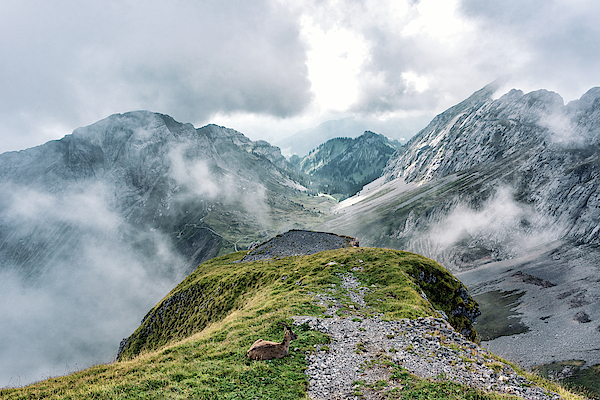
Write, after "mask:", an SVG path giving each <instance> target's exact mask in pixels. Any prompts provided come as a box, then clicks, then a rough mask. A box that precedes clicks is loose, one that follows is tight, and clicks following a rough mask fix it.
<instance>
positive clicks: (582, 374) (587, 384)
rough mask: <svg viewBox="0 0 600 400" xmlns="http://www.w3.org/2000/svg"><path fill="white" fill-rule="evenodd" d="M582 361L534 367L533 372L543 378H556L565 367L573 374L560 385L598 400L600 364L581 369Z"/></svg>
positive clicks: (599, 394) (583, 363) (599, 392)
mask: <svg viewBox="0 0 600 400" xmlns="http://www.w3.org/2000/svg"><path fill="white" fill-rule="evenodd" d="M584 365H585V361H583V360H568V361H560V362H553V363H551V364H543V365H538V366H537V367H534V371H535V372H537V373H538V374H539V375H540V376H543V377H545V378H550V377H556V376H557V374H558V373H559V372H560V371H562V370H563V369H564V368H565V367H567V366H568V367H571V368H572V370H573V373H572V375H571V376H569V377H568V378H565V379H563V380H561V383H562V384H564V385H565V386H567V387H569V388H570V389H572V390H574V391H576V392H579V393H582V394H583V395H587V396H594V397H595V398H600V364H596V365H593V366H590V367H589V368H585V369H583V368H582V367H583V366H584Z"/></svg>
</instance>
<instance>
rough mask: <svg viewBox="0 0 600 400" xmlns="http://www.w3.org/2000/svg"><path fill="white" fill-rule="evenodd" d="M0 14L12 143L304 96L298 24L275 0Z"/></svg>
mask: <svg viewBox="0 0 600 400" xmlns="http://www.w3.org/2000/svg"><path fill="white" fill-rule="evenodd" d="M0 13H1V14H2V15H3V17H2V24H1V25H0V33H1V35H0V37H2V38H3V39H2V40H0V48H2V52H3V60H4V62H3V68H2V69H1V70H0V81H1V82H2V87H3V93H2V96H0V109H1V110H2V115H1V118H0V120H2V121H3V122H2V124H1V125H0V131H1V132H2V133H3V135H6V134H7V133H8V134H10V137H11V138H12V140H14V142H15V143H16V144H17V145H18V143H19V142H25V138H19V137H18V136H19V135H28V134H29V135H39V132H34V131H35V130H37V129H39V127H40V126H55V127H62V126H71V127H73V125H72V124H77V125H83V124H87V123H91V122H94V121H96V120H99V119H101V118H103V117H105V116H107V115H110V114H113V113H116V112H124V111H130V110H135V109H149V110H155V111H160V112H163V113H167V114H170V115H172V116H173V117H175V118H176V119H178V120H182V121H186V122H193V123H196V122H202V121H204V120H205V119H206V118H207V117H209V116H210V115H211V114H213V113H215V112H218V111H221V112H234V111H238V110H243V111H245V112H249V113H257V114H266V115H274V116H278V117H287V116H292V115H295V114H298V113H299V112H301V111H302V110H303V109H304V108H305V107H306V106H307V104H308V103H309V102H310V100H311V93H310V82H309V80H308V78H307V68H306V64H305V62H306V55H305V52H304V45H303V43H302V42H301V40H300V38H299V21H298V19H297V16H295V15H293V14H292V13H290V11H288V10H287V9H286V8H285V7H282V6H281V5H279V4H278V3H276V2H271V1H255V2H252V3H248V2H244V1H228V2H218V3H214V2H213V3H211V2H194V1H181V2H177V3H176V4H174V3H165V2H160V1H132V2H127V3H123V2H120V1H108V2H94V1H92V2H87V3H85V4H83V3H80V2H76V1H72V0H62V1H58V2H53V3H52V4H50V3H47V2H43V1H33V2H27V3H23V2H17V1H12V0H9V1H6V2H3V3H2V5H1V6H0ZM65 122H67V123H65ZM77 125H75V126H77ZM71 129H72V128H71Z"/></svg>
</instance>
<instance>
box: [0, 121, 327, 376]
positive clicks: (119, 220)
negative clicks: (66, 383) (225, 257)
mask: <svg viewBox="0 0 600 400" xmlns="http://www.w3.org/2000/svg"><path fill="white" fill-rule="evenodd" d="M299 176H300V175H299V174H298V172H297V171H295V170H294V169H293V168H292V167H291V166H290V165H289V163H288V162H287V161H286V160H285V158H284V157H283V156H282V155H281V152H280V151H279V149H278V148H276V147H273V146H271V145H269V144H268V143H266V142H263V141H257V142H253V141H250V140H249V139H248V138H246V137H245V136H244V135H243V134H241V133H239V132H236V131H234V130H232V129H226V128H223V127H219V126H215V125H208V126H205V127H202V128H199V129H195V128H194V127H193V126H192V125H190V124H182V123H179V122H176V121H174V120H173V119H172V118H170V117H168V116H166V115H161V114H155V113H151V112H146V111H139V112H131V113H127V114H122V115H120V114H119V115H113V116H110V117H108V118H106V119H104V120H102V121H99V122H97V123H95V124H93V125H90V126H88V127H84V128H79V129H76V130H75V131H74V132H73V134H71V135H67V136H65V137H64V138H63V139H61V140H57V141H52V142H48V143H46V144H45V145H42V146H39V147H36V148H32V149H28V150H24V151H19V152H10V153H4V154H2V155H0V192H1V193H2V195H1V196H0V260H1V264H0V265H1V267H0V288H1V290H0V297H1V301H2V304H3V307H2V309H1V310H0V313H1V315H0V319H1V320H2V321H3V323H2V324H1V326H0V335H1V336H2V337H3V340H5V341H6V343H10V346H3V347H2V349H1V350H0V360H2V362H1V363H0V385H2V386H4V385H7V384H18V383H19V382H16V380H19V381H20V383H25V382H27V381H30V380H31V379H40V378H41V377H42V376H43V375H53V374H62V373H65V372H67V370H68V369H70V368H75V365H76V364H77V363H78V364H77V365H78V366H79V367H83V366H86V365H82V363H83V364H84V363H89V364H91V363H96V362H106V361H110V359H111V358H113V357H114V355H115V349H116V347H118V343H119V341H120V340H121V339H122V337H123V336H126V335H128V334H129V333H130V332H131V331H132V329H134V328H135V327H136V326H137V324H138V323H139V320H140V319H141V317H142V316H143V315H144V313H145V312H146V311H147V310H148V309H149V308H150V307H151V306H153V305H154V304H155V303H156V301H158V300H159V299H160V298H161V297H162V296H164V294H166V293H167V292H168V291H169V290H170V289H171V288H172V287H173V285H174V284H176V283H177V282H179V281H181V279H183V278H184V277H185V276H187V274H189V273H190V272H191V271H192V270H193V269H195V268H196V266H197V265H198V264H200V263H201V262H203V261H205V260H207V259H210V258H212V257H214V256H215V255H218V254H226V253H229V252H231V251H234V250H235V249H242V248H246V247H247V246H249V245H250V243H252V242H260V241H262V240H264V239H265V238H268V237H271V236H273V235H275V234H276V233H278V232H279V231H281V230H283V229H290V228H294V227H307V226H310V224H311V223H312V222H311V221H313V220H314V221H316V220H318V219H319V218H322V215H321V214H319V213H318V212H317V211H315V210H312V211H309V210H308V209H306V208H304V207H303V206H302V205H301V204H300V202H301V200H299V199H300V198H301V197H302V196H304V198H308V196H307V195H306V194H304V193H305V191H306V190H305V189H304V188H303V186H302V185H301V182H297V180H295V179H297V178H298V177H299Z"/></svg>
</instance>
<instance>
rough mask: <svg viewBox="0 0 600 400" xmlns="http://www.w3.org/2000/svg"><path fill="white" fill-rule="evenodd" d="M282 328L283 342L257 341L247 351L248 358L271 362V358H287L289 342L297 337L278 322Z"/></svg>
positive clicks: (290, 329)
mask: <svg viewBox="0 0 600 400" xmlns="http://www.w3.org/2000/svg"><path fill="white" fill-rule="evenodd" d="M279 325H283V326H284V334H283V341H282V342H281V343H275V342H269V341H268V340H262V339H258V340H257V341H256V342H254V344H253V345H252V346H250V349H249V350H248V357H250V358H251V359H252V360H259V361H261V360H271V359H273V358H283V357H285V356H287V353H288V350H289V349H290V342H291V341H292V340H294V339H296V338H297V337H298V335H296V334H295V333H294V332H292V328H290V327H289V326H287V325H286V324H284V323H283V322H280V323H279Z"/></svg>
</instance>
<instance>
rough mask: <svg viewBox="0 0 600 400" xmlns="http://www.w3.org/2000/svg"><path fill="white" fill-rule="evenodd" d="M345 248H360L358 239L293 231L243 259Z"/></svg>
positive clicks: (268, 242) (275, 238) (244, 260)
mask: <svg viewBox="0 0 600 400" xmlns="http://www.w3.org/2000/svg"><path fill="white" fill-rule="evenodd" d="M345 247H358V239H356V238H353V237H350V236H340V235H336V234H333V233H327V232H312V231H304V230H291V231H288V232H286V233H284V234H281V235H277V236H275V237H274V238H272V239H270V240H268V241H267V242H265V243H263V244H261V245H259V246H257V247H255V248H254V249H252V250H251V251H250V252H249V253H248V254H247V255H246V256H245V257H244V258H243V259H242V262H246V261H258V260H267V259H270V258H282V257H293V256H307V255H311V254H316V253H319V252H321V251H325V250H335V249H342V248H345Z"/></svg>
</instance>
